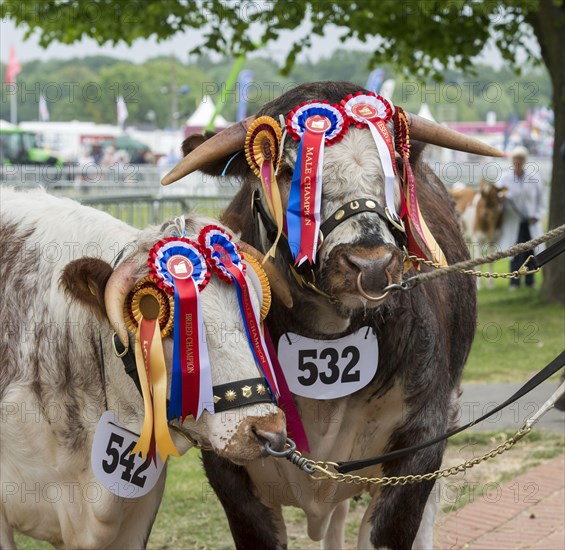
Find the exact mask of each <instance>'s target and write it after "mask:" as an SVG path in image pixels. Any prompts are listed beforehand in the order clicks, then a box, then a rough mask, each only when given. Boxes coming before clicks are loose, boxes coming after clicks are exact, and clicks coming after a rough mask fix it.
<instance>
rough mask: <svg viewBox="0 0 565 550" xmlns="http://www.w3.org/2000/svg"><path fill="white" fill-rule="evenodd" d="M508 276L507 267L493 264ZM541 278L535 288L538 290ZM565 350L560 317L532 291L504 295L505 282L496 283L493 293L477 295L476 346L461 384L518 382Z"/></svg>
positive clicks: (564, 317) (561, 312)
mask: <svg viewBox="0 0 565 550" xmlns="http://www.w3.org/2000/svg"><path fill="white" fill-rule="evenodd" d="M495 271H498V272H505V271H508V262H507V261H501V262H498V263H497V264H495ZM541 277H542V276H541V274H537V275H536V284H537V285H538V286H541ZM564 347H565V312H564V309H563V307H562V306H559V305H557V304H551V305H550V304H547V303H546V302H545V301H544V300H543V298H542V296H541V293H540V292H539V291H538V290H536V289H529V288H524V287H523V286H521V287H520V288H519V289H518V290H517V291H516V292H510V291H509V290H508V281H507V280H502V279H497V280H495V289H494V290H492V291H489V290H486V289H485V290H480V291H479V317H478V324H477V330H476V333H475V341H474V342H473V347H472V349H471V355H470V357H469V361H468V362H467V365H466V367H465V371H464V373H463V382H473V383H477V382H520V381H525V380H526V379H527V378H528V377H529V376H530V375H532V374H534V373H535V372H536V371H537V370H539V369H541V368H542V367H544V366H545V365H546V364H547V363H549V362H550V361H551V360H552V359H554V358H555V356H556V355H558V354H559V353H560V352H561V351H562V350H563V348H564Z"/></svg>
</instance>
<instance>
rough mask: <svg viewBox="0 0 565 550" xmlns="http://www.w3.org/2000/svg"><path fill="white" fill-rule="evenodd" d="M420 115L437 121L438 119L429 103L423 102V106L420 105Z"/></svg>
mask: <svg viewBox="0 0 565 550" xmlns="http://www.w3.org/2000/svg"><path fill="white" fill-rule="evenodd" d="M418 116H421V117H422V118H425V119H426V120H431V121H432V122H435V121H436V119H435V118H434V117H433V115H432V112H431V111H430V108H429V107H428V104H427V103H422V106H421V107H420V110H419V111H418Z"/></svg>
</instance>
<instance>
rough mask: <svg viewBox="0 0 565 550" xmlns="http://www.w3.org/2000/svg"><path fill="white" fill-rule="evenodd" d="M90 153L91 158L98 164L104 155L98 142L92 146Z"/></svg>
mask: <svg viewBox="0 0 565 550" xmlns="http://www.w3.org/2000/svg"><path fill="white" fill-rule="evenodd" d="M90 154H91V156H92V160H93V161H94V162H95V163H96V164H100V163H101V162H102V157H103V156H104V153H103V152H102V146H101V145H100V144H99V143H95V144H94V145H93V146H92V150H91V152H90Z"/></svg>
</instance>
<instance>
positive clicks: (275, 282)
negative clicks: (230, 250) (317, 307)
mask: <svg viewBox="0 0 565 550" xmlns="http://www.w3.org/2000/svg"><path fill="white" fill-rule="evenodd" d="M237 244H238V246H239V248H241V250H242V251H243V252H244V253H245V254H249V255H250V256H252V257H253V258H255V259H256V260H257V261H258V262H260V263H261V265H262V266H263V269H264V270H265V273H266V274H267V278H268V279H269V284H270V285H271V290H272V291H273V292H274V293H275V294H276V295H277V297H278V298H279V300H280V301H281V302H282V303H283V304H284V305H285V306H286V307H287V308H289V309H290V308H291V307H292V304H293V301H292V295H291V294H290V289H289V288H288V285H287V283H286V280H285V278H284V277H283V276H282V274H281V272H280V271H279V269H278V268H277V266H276V265H275V264H274V263H273V262H272V260H271V259H270V258H269V259H268V260H267V261H265V255H264V254H263V253H262V252H259V251H258V250H257V249H256V248H254V247H253V246H251V245H250V244H247V243H246V242H244V241H239V242H238V243H237Z"/></svg>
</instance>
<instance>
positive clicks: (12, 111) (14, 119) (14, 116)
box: [10, 84, 18, 125]
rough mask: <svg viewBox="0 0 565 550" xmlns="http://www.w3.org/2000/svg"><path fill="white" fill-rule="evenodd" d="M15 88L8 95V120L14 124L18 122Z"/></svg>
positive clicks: (16, 92) (16, 90)
mask: <svg viewBox="0 0 565 550" xmlns="http://www.w3.org/2000/svg"><path fill="white" fill-rule="evenodd" d="M14 87H15V88H16V89H15V91H14V93H13V94H11V95H10V122H11V123H12V124H14V125H17V124H18V88H17V86H16V85H15V84H14Z"/></svg>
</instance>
